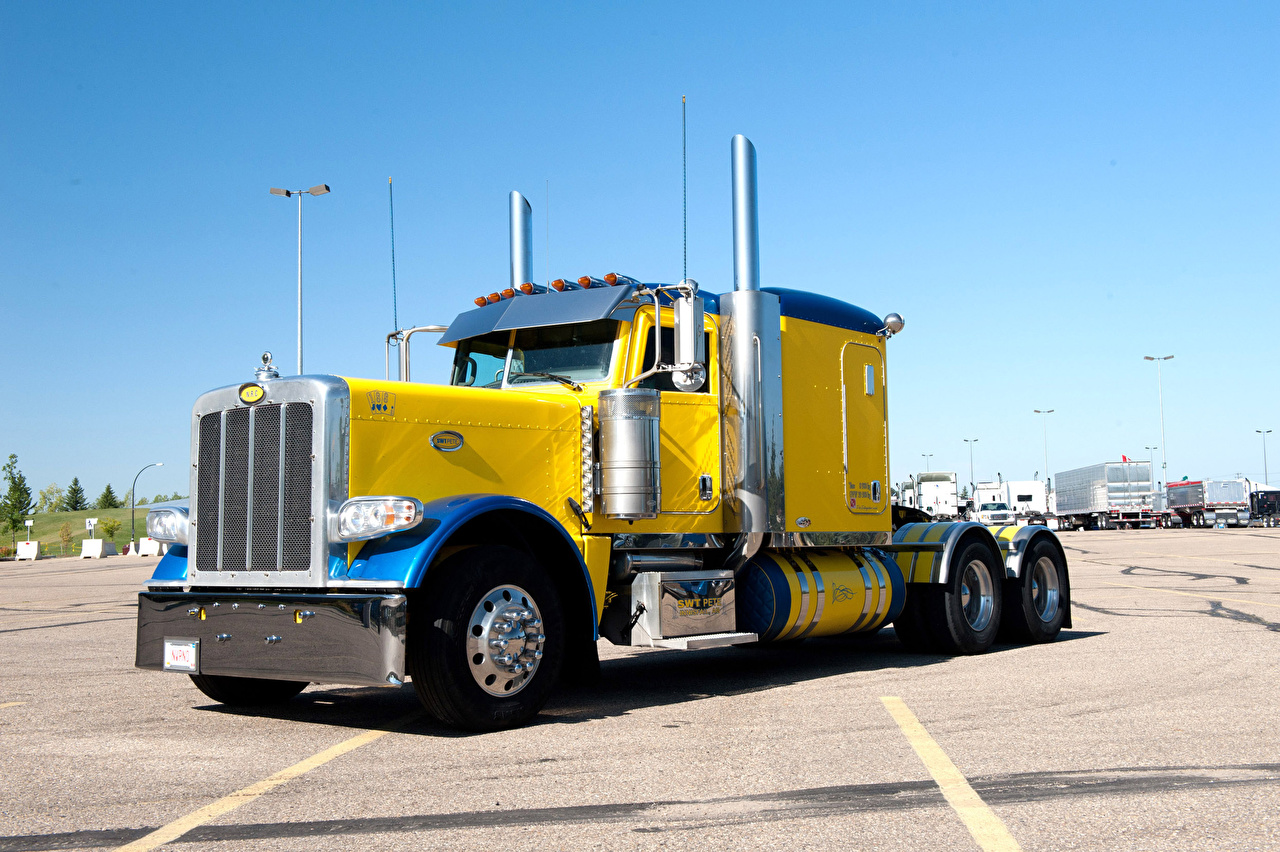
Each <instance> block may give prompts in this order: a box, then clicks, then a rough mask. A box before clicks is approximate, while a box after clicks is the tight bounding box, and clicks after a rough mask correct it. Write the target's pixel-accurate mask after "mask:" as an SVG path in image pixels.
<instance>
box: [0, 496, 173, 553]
mask: <svg viewBox="0 0 1280 852" xmlns="http://www.w3.org/2000/svg"><path fill="white" fill-rule="evenodd" d="M150 508H151V506H150V505H149V504H148V505H144V506H139V507H138V515H137V517H138V521H137V523H138V538H145V537H146V535H147V510H148V509H150ZM31 518H32V520H34V521H35V525H34V526H32V527H31V540H32V541H39V542H40V553H41V555H44V556H62V555H65V556H75V555H77V554H79V553H80V542H82V541H84V540H85V539H86V538H88V537H89V531H88V530H86V529H85V528H84V521H85V518H97V519H98V532H97V538H104V536H103V535H102V522H103V521H106V520H107V519H109V518H114V519H115V520H117V521H119V522H120V531H119V532H118V533H116V535H115V538H114V539H113V541H114V542H115V544H116V552H123V551H124V546H125V545H126V544H128V543H129V507H128V506H125V507H124V508H123V509H84V510H82V511H79V512H45V513H44V514H41V515H32V516H31ZM63 524H70V525H71V546H70V547H69V548H64V547H63V546H62V538H61V537H60V536H59V535H58V531H59V530H60V529H61V528H62V525H63ZM26 540H27V532H26V529H25V528H23V529H20V530H19V531H18V541H26ZM12 541H13V539H12V537H11V536H10V534H9V533H8V532H7V531H6V532H5V534H4V537H3V540H2V541H0V546H2V547H3V548H4V549H5V551H6V552H7V551H8V550H10V549H11V548H12V547H13V545H12ZM8 555H12V554H8Z"/></svg>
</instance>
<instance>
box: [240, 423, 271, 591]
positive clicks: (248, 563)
mask: <svg viewBox="0 0 1280 852" xmlns="http://www.w3.org/2000/svg"><path fill="white" fill-rule="evenodd" d="M257 423H258V407H257V406H256V405H253V406H250V407H249V435H248V438H247V439H246V440H247V441H248V442H249V445H248V447H247V452H248V454H249V463H248V464H247V465H245V489H244V503H245V506H244V514H245V519H244V566H245V568H246V569H248V570H250V571H252V570H253V457H254V456H256V455H257V452H256V449H257V448H256V447H255V446H254V444H253V432H254V427H255V426H256V425H257ZM277 564H278V563H277Z"/></svg>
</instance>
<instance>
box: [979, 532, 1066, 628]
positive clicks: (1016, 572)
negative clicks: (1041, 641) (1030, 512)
mask: <svg viewBox="0 0 1280 852" xmlns="http://www.w3.org/2000/svg"><path fill="white" fill-rule="evenodd" d="M988 529H989V531H990V532H991V534H992V535H994V536H995V538H996V543H997V544H999V546H1000V550H1002V551H1004V552H1005V553H1006V554H1007V555H1006V557H1005V563H1004V565H1005V574H1006V576H1009V577H1015V578H1016V577H1021V576H1022V570H1023V567H1024V566H1023V562H1024V561H1025V560H1026V558H1027V554H1028V553H1030V552H1031V548H1033V547H1035V545H1036V543H1037V542H1040V541H1048V542H1049V543H1050V544H1052V545H1053V548H1054V550H1056V551H1058V557H1059V558H1060V559H1061V560H1062V573H1063V579H1064V580H1065V583H1064V585H1063V589H1062V605H1063V607H1064V608H1065V609H1066V616H1065V618H1063V621H1062V626H1063V627H1070V626H1071V571H1070V569H1069V568H1068V567H1067V553H1066V551H1065V550H1064V549H1063V547H1062V542H1061V541H1059V540H1058V536H1057V535H1055V534H1054V533H1053V531H1052V530H1050V529H1049V528H1048V527H1042V526H1039V525H1036V526H1031V525H1030V524H1028V525H1027V526H1025V527H1017V526H1004V527H989V528H988Z"/></svg>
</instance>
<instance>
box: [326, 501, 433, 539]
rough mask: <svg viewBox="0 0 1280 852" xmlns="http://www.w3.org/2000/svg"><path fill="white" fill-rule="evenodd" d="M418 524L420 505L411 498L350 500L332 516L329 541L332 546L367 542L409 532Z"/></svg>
mask: <svg viewBox="0 0 1280 852" xmlns="http://www.w3.org/2000/svg"><path fill="white" fill-rule="evenodd" d="M422 520H423V513H422V501H420V500H418V499H416V498H414V497H403V496H398V495H396V496H390V495H381V496H365V497H352V498H351V499H349V500H346V501H345V502H343V504H342V505H341V506H339V507H338V509H337V511H335V512H334V513H333V519H332V526H331V529H330V538H331V539H332V540H333V541H336V542H355V541H369V540H370V539H375V538H382V537H383V536H385V535H391V534H392V533H399V532H404V531H405V530H411V529H413V528H414V527H416V526H417V525H418V524H420V523H422Z"/></svg>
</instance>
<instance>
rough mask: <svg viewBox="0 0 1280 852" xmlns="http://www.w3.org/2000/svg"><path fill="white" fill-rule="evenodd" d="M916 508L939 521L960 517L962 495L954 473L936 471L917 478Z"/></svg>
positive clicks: (919, 475)
mask: <svg viewBox="0 0 1280 852" xmlns="http://www.w3.org/2000/svg"><path fill="white" fill-rule="evenodd" d="M916 508H918V509H920V510H922V511H924V512H927V513H928V514H929V515H930V516H932V517H934V518H937V519H939V520H950V519H953V518H957V517H959V515H960V493H959V491H957V490H956V475H955V472H954V471H945V470H935V471H931V472H928V473H921V474H918V475H917V476H916Z"/></svg>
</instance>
